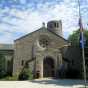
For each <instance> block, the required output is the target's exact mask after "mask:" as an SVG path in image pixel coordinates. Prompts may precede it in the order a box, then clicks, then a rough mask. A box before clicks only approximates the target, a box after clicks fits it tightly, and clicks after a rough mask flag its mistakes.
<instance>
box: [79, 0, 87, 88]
mask: <svg viewBox="0 0 88 88" xmlns="http://www.w3.org/2000/svg"><path fill="white" fill-rule="evenodd" d="M78 4H79V5H78V6H79V20H80V21H81V25H80V26H81V27H80V30H81V37H82V42H81V43H82V58H83V76H84V83H85V88H86V64H85V51H84V33H83V27H82V20H81V12H80V11H81V9H80V1H79V0H78Z"/></svg>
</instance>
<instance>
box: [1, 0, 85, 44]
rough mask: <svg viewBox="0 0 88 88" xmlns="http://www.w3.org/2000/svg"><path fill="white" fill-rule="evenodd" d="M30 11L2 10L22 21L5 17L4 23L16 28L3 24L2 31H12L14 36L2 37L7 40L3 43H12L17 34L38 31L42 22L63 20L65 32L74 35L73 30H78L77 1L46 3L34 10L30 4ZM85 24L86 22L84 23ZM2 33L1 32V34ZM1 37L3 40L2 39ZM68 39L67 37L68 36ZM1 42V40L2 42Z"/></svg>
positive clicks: (22, 1) (67, 0)
mask: <svg viewBox="0 0 88 88" xmlns="http://www.w3.org/2000/svg"><path fill="white" fill-rule="evenodd" d="M21 3H22V4H24V3H26V1H25V2H24V0H21ZM29 7H31V8H29V9H27V10H25V11H21V10H17V9H16V8H15V7H14V8H12V9H9V8H6V9H4V10H2V13H3V12H9V14H10V15H13V16H16V17H18V18H20V19H15V18H13V19H12V18H10V16H9V17H8V16H7V17H4V18H3V21H6V22H9V23H12V24H14V25H16V26H6V24H1V25H0V28H1V31H3V30H4V31H6V30H7V31H10V32H11V33H12V34H9V35H4V36H2V37H3V38H5V40H4V41H2V42H5V41H6V42H10V40H11V43H12V41H13V39H16V38H18V37H19V36H17V37H15V38H14V36H13V35H14V33H15V32H19V33H20V32H21V33H24V34H26V33H30V32H32V31H34V30H37V29H38V28H40V27H41V26H42V22H46V23H47V22H48V21H50V20H60V19H61V20H62V22H63V23H62V25H63V32H64V33H68V34H70V33H72V31H73V30H75V29H77V28H78V7H77V2H76V0H64V2H61V3H52V2H46V3H45V4H42V3H39V4H37V8H36V9H33V8H32V6H31V5H30V4H29ZM84 23H85V22H84ZM1 31H0V32H1ZM6 36H7V38H8V39H7V38H6ZM2 37H1V38H2ZM66 37H67V36H66ZM0 41H1V40H0Z"/></svg>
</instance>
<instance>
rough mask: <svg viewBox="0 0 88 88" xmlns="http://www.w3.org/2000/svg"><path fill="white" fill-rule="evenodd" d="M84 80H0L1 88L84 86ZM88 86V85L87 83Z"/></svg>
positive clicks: (68, 87)
mask: <svg viewBox="0 0 88 88" xmlns="http://www.w3.org/2000/svg"><path fill="white" fill-rule="evenodd" d="M83 86H84V85H83V81H82V80H67V79H63V80H54V79H37V80H32V81H0V88H83ZM87 87H88V85H87Z"/></svg>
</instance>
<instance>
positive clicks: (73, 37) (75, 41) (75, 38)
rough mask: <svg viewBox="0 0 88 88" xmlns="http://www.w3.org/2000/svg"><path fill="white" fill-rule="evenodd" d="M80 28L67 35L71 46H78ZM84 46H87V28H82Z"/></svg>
mask: <svg viewBox="0 0 88 88" xmlns="http://www.w3.org/2000/svg"><path fill="white" fill-rule="evenodd" d="M79 39H80V30H76V31H73V33H72V34H71V35H70V36H69V37H68V40H69V41H70V42H71V43H72V45H73V46H77V47H79ZM84 39H85V40H86V42H85V47H88V30H84Z"/></svg>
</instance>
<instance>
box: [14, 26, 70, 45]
mask: <svg viewBox="0 0 88 88" xmlns="http://www.w3.org/2000/svg"><path fill="white" fill-rule="evenodd" d="M41 35H43V36H48V37H49V38H50V39H51V40H52V41H53V43H54V44H56V45H57V46H60V47H61V46H64V45H68V44H69V42H68V41H67V40H66V39H64V38H62V37H61V36H59V35H57V34H55V33H53V32H52V31H49V30H47V28H45V27H42V28H40V29H38V30H36V31H34V32H32V33H29V34H27V35H25V36H22V37H21V38H19V39H17V40H15V42H19V41H21V42H22V41H23V42H24V41H25V42H26V41H27V42H28V41H29V42H33V41H35V40H38V39H39V38H40V37H41ZM56 45H54V46H56Z"/></svg>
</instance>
